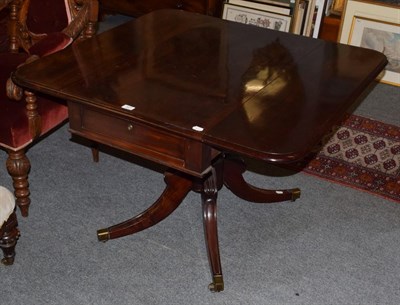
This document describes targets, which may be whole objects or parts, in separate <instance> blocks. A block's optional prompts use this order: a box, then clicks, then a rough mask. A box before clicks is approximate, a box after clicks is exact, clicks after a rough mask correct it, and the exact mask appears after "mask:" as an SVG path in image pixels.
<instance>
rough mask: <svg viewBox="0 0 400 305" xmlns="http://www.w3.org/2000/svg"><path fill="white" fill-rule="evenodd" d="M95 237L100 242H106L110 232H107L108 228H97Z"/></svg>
mask: <svg viewBox="0 0 400 305" xmlns="http://www.w3.org/2000/svg"><path fill="white" fill-rule="evenodd" d="M97 238H98V240H99V241H102V242H106V241H107V240H109V239H110V234H109V232H108V229H100V230H97Z"/></svg>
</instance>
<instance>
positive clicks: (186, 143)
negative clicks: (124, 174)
mask: <svg viewBox="0 0 400 305" xmlns="http://www.w3.org/2000/svg"><path fill="white" fill-rule="evenodd" d="M68 111H69V125H70V132H71V133H73V134H75V135H78V136H81V137H84V138H87V139H89V140H92V141H95V142H98V143H102V144H105V145H108V146H111V147H114V148H117V149H121V150H123V151H126V152H129V153H132V154H135V155H138V156H140V157H143V158H145V159H148V160H151V161H154V162H156V163H158V164H162V165H165V166H167V167H170V168H174V169H177V170H179V171H182V172H185V173H188V174H190V175H192V176H196V177H203V176H204V175H205V174H206V173H207V172H208V171H209V170H210V167H211V164H212V162H213V160H214V159H215V158H216V157H217V156H218V155H219V154H220V152H219V151H217V150H215V149H213V148H212V147H211V146H209V145H207V144H204V143H202V142H201V141H199V140H195V139H191V138H188V137H185V136H182V135H179V134H174V133H173V132H169V131H166V130H164V129H161V128H157V127H154V126H147V125H146V124H145V123H143V122H138V121H135V120H134V119H132V118H128V117H125V116H123V115H119V114H116V113H112V112H111V111H107V110H104V109H99V108H96V107H92V106H89V105H84V104H81V103H77V102H72V101H69V102H68Z"/></svg>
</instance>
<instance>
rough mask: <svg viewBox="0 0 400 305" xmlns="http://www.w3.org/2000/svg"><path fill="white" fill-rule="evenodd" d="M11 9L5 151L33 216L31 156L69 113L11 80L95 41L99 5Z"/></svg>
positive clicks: (2, 66) (1, 58)
mask: <svg viewBox="0 0 400 305" xmlns="http://www.w3.org/2000/svg"><path fill="white" fill-rule="evenodd" d="M0 1H2V0H0ZM3 1H4V2H9V1H8V0H3ZM7 9H9V20H8V34H9V52H3V53H1V54H0V147H1V148H3V149H4V150H5V151H6V152H7V154H8V158H7V161H6V167H7V171H8V173H9V174H10V176H11V177H12V179H13V186H14V194H15V197H16V204H17V205H18V206H19V208H20V210H21V214H22V215H23V216H27V215H28V207H29V204H30V198H29V195H30V192H29V183H28V174H29V171H30V167H31V166H30V161H29V159H28V158H27V156H26V151H27V149H28V148H29V147H30V146H31V145H33V144H34V143H35V141H37V140H38V139H39V138H40V137H41V136H43V135H45V134H47V133H49V132H50V131H51V130H52V129H54V128H55V127H57V126H59V125H61V124H62V123H63V122H65V121H66V120H67V108H66V105H65V103H64V102H63V101H60V100H56V99H54V98H50V97H47V96H45V95H37V96H36V95H34V94H33V93H32V92H28V91H23V90H22V89H21V88H19V87H18V86H15V85H14V84H13V83H12V82H11V79H10V75H11V73H12V71H14V70H15V69H16V68H17V67H18V66H19V65H21V64H24V63H26V62H29V61H31V60H36V59H37V58H39V57H41V56H46V55H48V54H51V53H54V52H57V51H59V50H61V49H64V48H66V47H68V46H69V45H70V44H72V43H76V42H78V41H79V40H81V39H85V38H88V37H91V36H93V35H94V33H95V26H96V23H97V15H98V1H97V0H12V1H11V3H9V4H8V7H7ZM49 77H52V76H51V75H49ZM1 88H3V89H1Z"/></svg>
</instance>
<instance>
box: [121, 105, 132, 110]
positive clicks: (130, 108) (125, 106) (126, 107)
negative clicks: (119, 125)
mask: <svg viewBox="0 0 400 305" xmlns="http://www.w3.org/2000/svg"><path fill="white" fill-rule="evenodd" d="M121 108H122V109H126V110H133V109H135V107H134V106H131V105H128V104H125V105H123V106H121Z"/></svg>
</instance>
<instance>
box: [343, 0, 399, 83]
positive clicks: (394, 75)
mask: <svg viewBox="0 0 400 305" xmlns="http://www.w3.org/2000/svg"><path fill="white" fill-rule="evenodd" d="M399 15H400V9H399V7H398V6H391V5H382V4H376V3H371V2H361V1H353V0H349V1H348V2H347V5H346V7H345V11H344V16H343V19H342V24H341V29H340V34H339V37H340V39H339V42H341V43H345V44H350V45H354V46H359V47H364V48H370V49H374V50H377V51H379V52H382V53H383V54H385V55H386V57H387V59H388V62H389V63H388V64H387V66H386V67H385V69H384V71H383V72H382V73H381V74H380V75H379V76H378V80H379V81H381V82H383V83H388V84H391V85H396V86H400V20H399Z"/></svg>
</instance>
